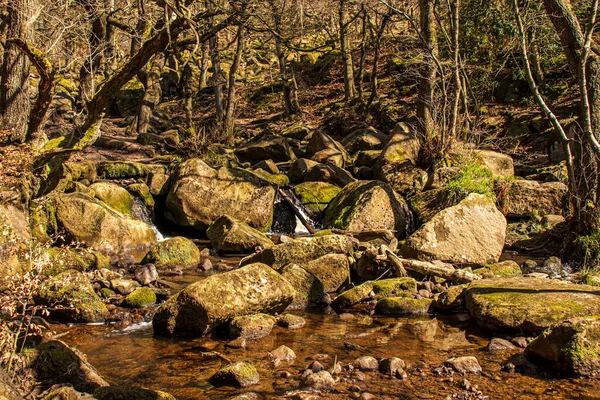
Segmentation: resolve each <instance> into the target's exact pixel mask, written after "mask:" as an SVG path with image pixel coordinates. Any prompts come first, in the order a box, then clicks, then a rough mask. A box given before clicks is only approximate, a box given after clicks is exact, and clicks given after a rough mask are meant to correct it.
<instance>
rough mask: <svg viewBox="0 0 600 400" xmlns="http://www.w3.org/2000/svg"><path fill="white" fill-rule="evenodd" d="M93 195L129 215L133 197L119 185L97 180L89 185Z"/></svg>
mask: <svg viewBox="0 0 600 400" xmlns="http://www.w3.org/2000/svg"><path fill="white" fill-rule="evenodd" d="M90 189H91V190H92V191H93V192H94V197H96V198H97V199H98V200H100V201H102V202H104V203H105V204H106V205H108V206H109V207H111V208H113V209H115V210H117V211H118V212H120V213H122V214H127V215H131V208H132V207H133V197H131V194H130V193H129V192H128V191H127V189H124V188H122V187H121V186H119V185H116V184H114V183H110V182H97V183H94V184H92V185H90Z"/></svg>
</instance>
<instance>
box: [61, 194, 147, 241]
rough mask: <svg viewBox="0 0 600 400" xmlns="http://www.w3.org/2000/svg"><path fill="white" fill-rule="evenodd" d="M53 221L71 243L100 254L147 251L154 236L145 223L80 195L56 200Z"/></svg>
mask: <svg viewBox="0 0 600 400" xmlns="http://www.w3.org/2000/svg"><path fill="white" fill-rule="evenodd" d="M55 199H56V201H55V204H56V221H57V224H58V227H59V229H60V228H62V229H64V231H65V233H66V235H67V237H68V238H69V239H71V240H72V241H75V242H78V243H84V244H85V245H86V246H87V247H90V248H92V249H94V250H99V251H117V250H123V249H131V248H138V247H147V246H151V245H153V244H154V243H156V235H155V233H154V231H153V230H152V228H151V227H150V226H148V225H147V224H146V223H144V222H142V221H139V220H137V219H134V218H132V217H129V216H127V215H124V214H122V213H120V212H118V211H115V210H114V209H112V208H111V207H109V206H107V205H106V204H105V203H103V202H101V201H99V200H97V199H94V198H92V197H90V196H88V195H86V194H83V193H69V194H60V195H57V196H56V197H55Z"/></svg>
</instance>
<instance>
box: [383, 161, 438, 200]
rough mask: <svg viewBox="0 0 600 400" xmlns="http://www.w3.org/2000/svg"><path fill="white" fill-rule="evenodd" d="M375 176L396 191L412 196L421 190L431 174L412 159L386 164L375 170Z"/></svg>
mask: <svg viewBox="0 0 600 400" xmlns="http://www.w3.org/2000/svg"><path fill="white" fill-rule="evenodd" d="M375 178H376V179H378V180H380V181H382V182H385V183H387V184H388V185H390V186H391V187H392V189H394V190H395V191H396V192H398V193H400V194H402V195H405V196H410V195H414V194H415V193H419V192H421V191H422V190H423V189H424V188H425V185H426V184H427V180H428V179H429V175H428V174H427V172H426V171H424V170H422V169H421V168H418V167H415V166H414V165H413V164H412V163H411V162H410V161H406V162H403V163H391V164H385V165H383V166H382V167H381V168H379V169H378V170H377V171H376V172H375Z"/></svg>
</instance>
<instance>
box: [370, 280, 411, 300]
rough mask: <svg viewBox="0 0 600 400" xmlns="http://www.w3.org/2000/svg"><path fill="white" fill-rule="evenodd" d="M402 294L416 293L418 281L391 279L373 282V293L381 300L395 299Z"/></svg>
mask: <svg viewBox="0 0 600 400" xmlns="http://www.w3.org/2000/svg"><path fill="white" fill-rule="evenodd" d="M402 292H413V293H416V292H417V281H415V280H414V278H391V279H381V280H378V281H374V282H373V293H374V294H375V296H377V297H379V298H382V297H393V296H395V295H398V294H400V293H402Z"/></svg>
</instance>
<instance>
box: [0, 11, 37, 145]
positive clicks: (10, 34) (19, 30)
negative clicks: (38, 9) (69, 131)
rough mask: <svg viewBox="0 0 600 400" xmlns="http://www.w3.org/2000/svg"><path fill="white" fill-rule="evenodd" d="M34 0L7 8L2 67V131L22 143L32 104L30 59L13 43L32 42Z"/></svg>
mask: <svg viewBox="0 0 600 400" xmlns="http://www.w3.org/2000/svg"><path fill="white" fill-rule="evenodd" d="M34 6H35V0H13V1H12V2H11V6H10V7H8V22H7V24H6V45H5V48H4V58H3V60H2V61H3V62H2V65H0V81H1V85H0V128H2V129H5V130H8V131H11V134H10V140H11V141H12V142H15V143H23V142H25V141H26V140H27V139H28V138H27V126H28V124H29V116H30V111H31V106H30V104H29V68H30V65H31V63H30V62H29V58H28V57H27V55H25V54H24V53H23V52H22V51H21V50H20V49H19V47H18V46H17V44H16V43H15V42H14V41H13V40H19V39H20V40H23V41H25V42H28V41H29V39H30V38H29V36H30V35H31V27H30V26H29V22H30V19H31V17H32V13H33V11H34Z"/></svg>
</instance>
